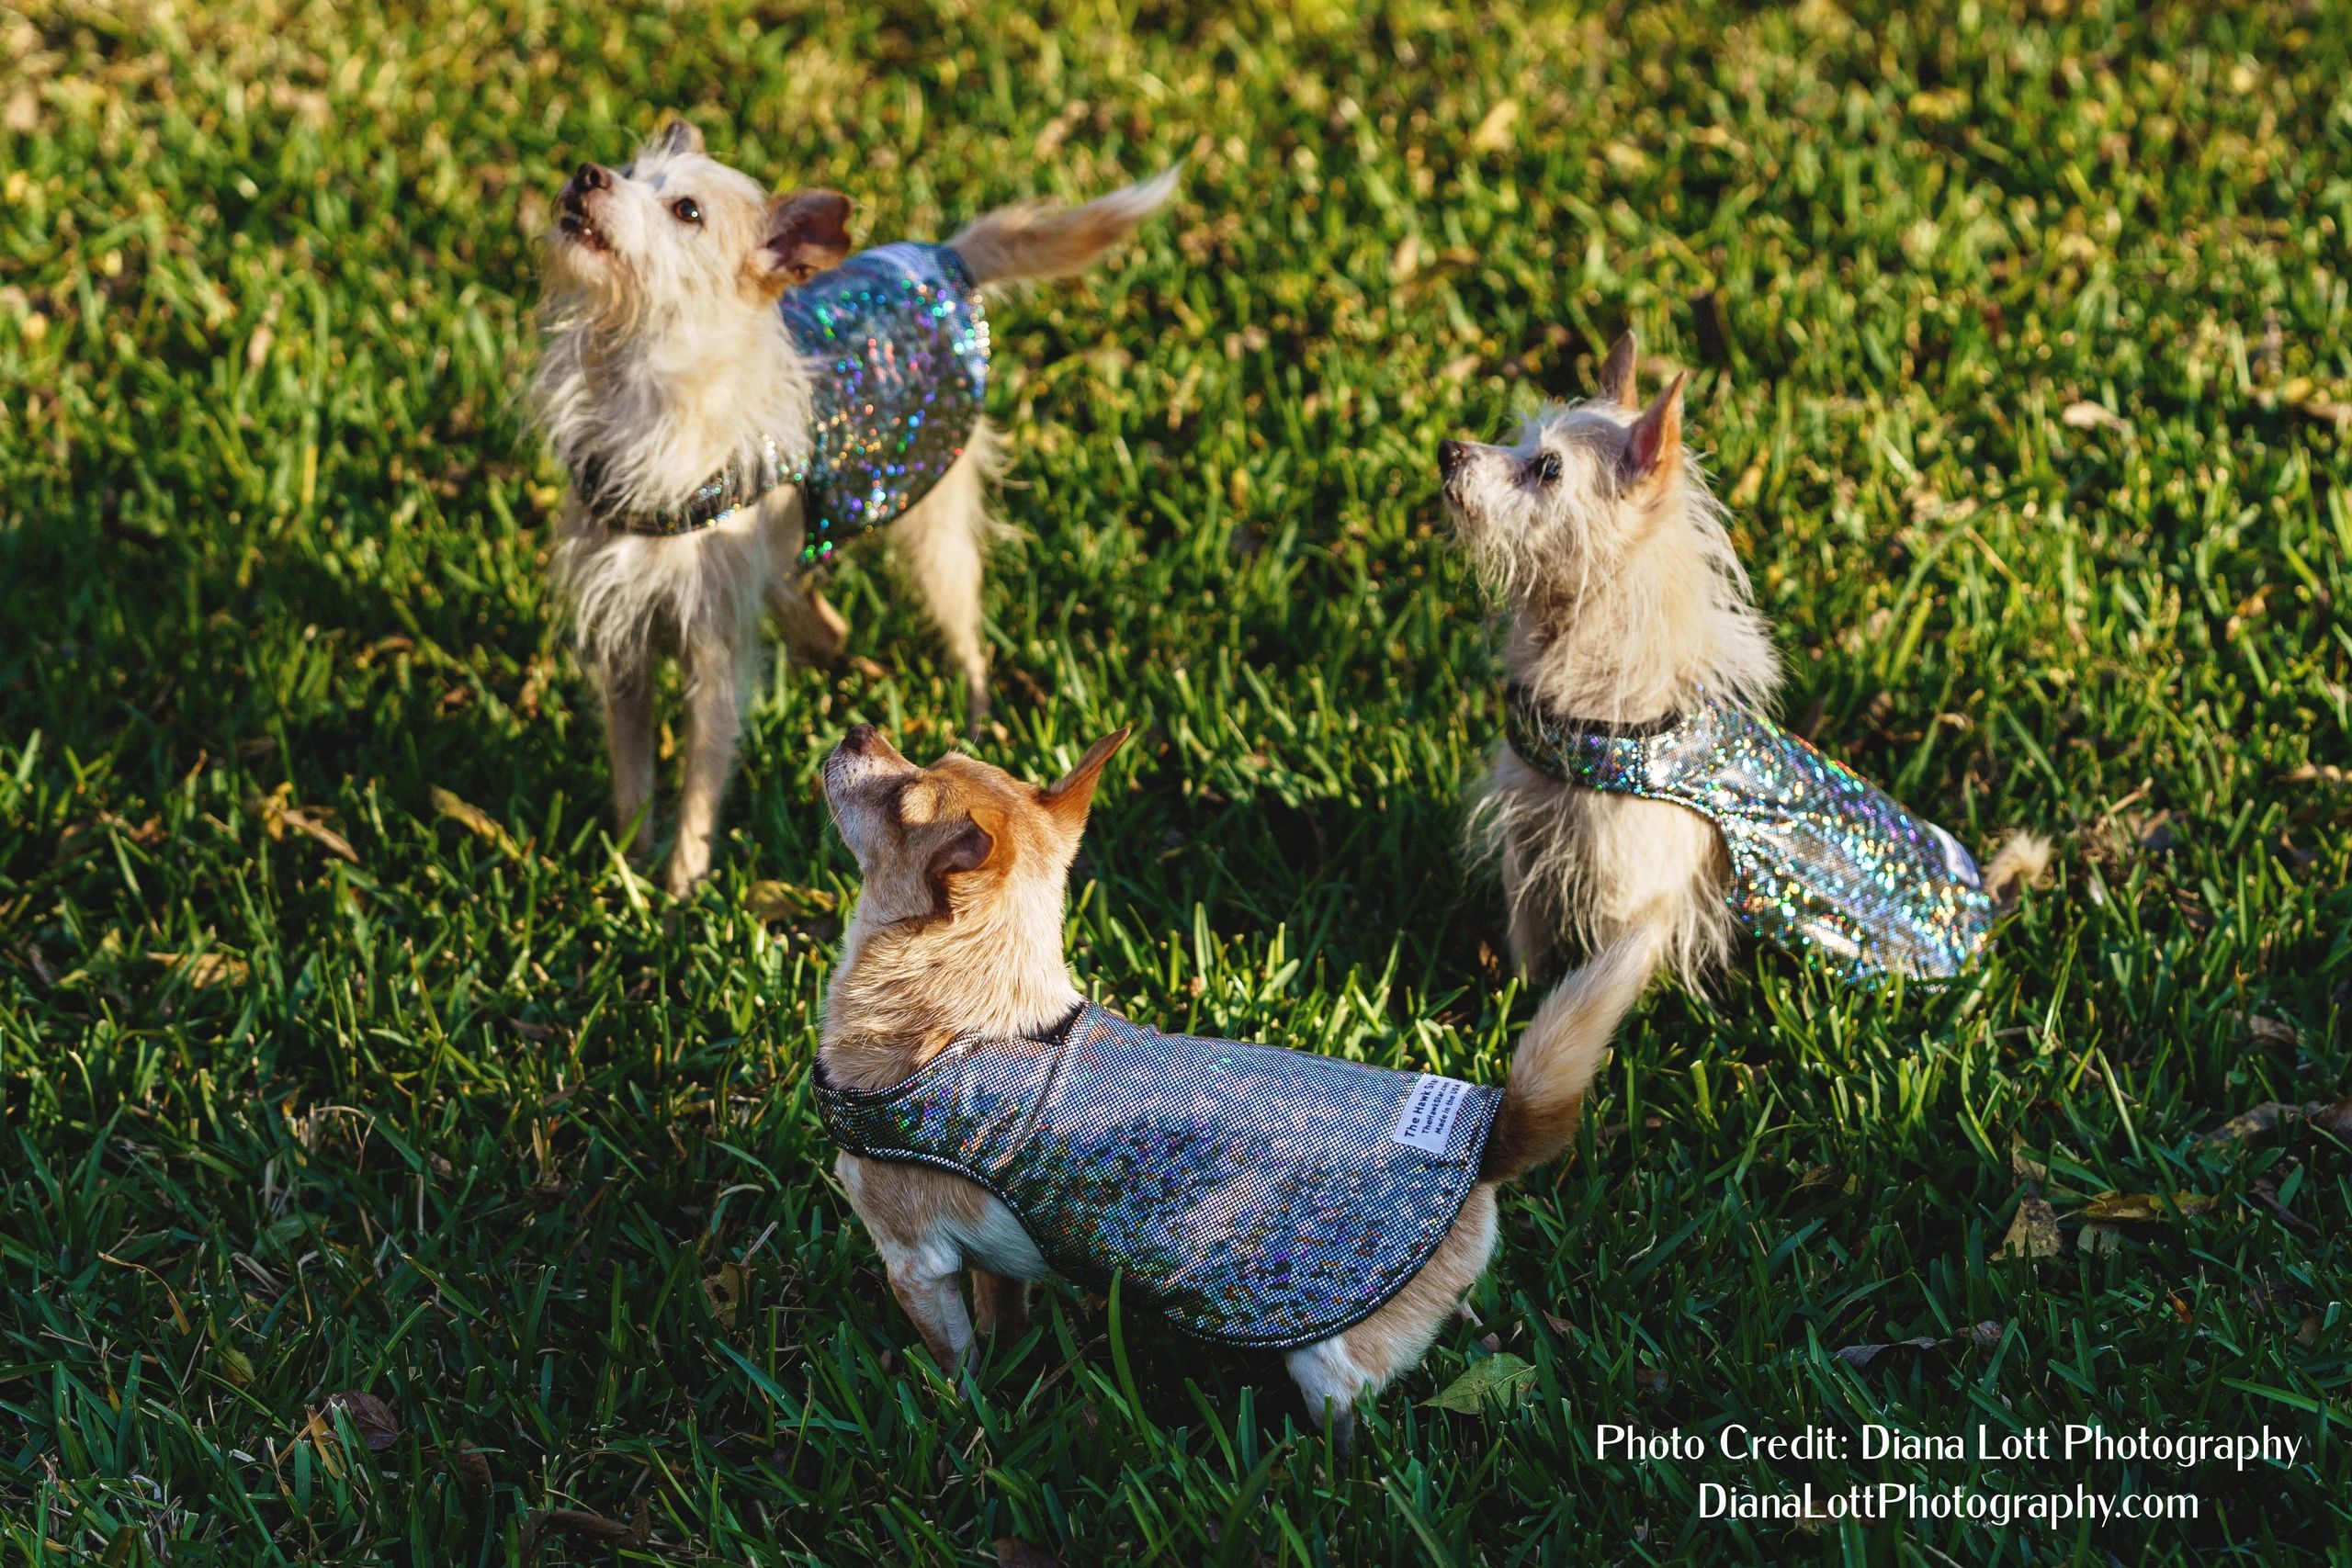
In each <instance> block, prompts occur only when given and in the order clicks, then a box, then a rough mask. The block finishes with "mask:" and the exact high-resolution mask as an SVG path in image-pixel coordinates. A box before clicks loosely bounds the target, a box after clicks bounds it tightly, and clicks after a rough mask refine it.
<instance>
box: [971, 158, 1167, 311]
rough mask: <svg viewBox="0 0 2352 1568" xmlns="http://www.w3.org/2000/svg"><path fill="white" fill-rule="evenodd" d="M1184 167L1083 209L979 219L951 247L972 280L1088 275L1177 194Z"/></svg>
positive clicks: (1032, 209) (1022, 210)
mask: <svg viewBox="0 0 2352 1568" xmlns="http://www.w3.org/2000/svg"><path fill="white" fill-rule="evenodd" d="M1183 167H1184V166H1183V165H1182V164H1176V165H1175V166H1174V167H1172V168H1168V169H1163V170H1161V171H1160V172H1159V174H1157V175H1153V176H1152V177H1151V178H1150V179H1148V180H1146V181H1144V182H1143V183H1142V184H1141V185H1132V186H1128V187H1127V188H1126V189H1125V190H1120V191H1113V192H1112V193H1111V194H1110V195H1109V196H1105V197H1097V198H1096V199H1094V200H1092V201H1090V202H1088V203H1087V204H1086V205H1085V206H1083V207H1072V208H1067V209H1064V208H1057V207H1049V206H1047V205H1046V204H1045V203H1044V202H1037V201H1030V202H1022V203H1020V204H1018V205H1016V206H1012V207H1000V208H998V209H996V210H995V211H994V212H987V213H983V214H981V215H980V216H979V217H978V218H975V219H974V220H972V221H971V222H970V223H969V224H967V226H966V227H965V229H964V231H963V232H961V233H959V234H957V235H956V237H955V238H954V239H952V240H950V241H948V242H947V246H948V248H949V249H950V250H952V251H954V252H955V253H956V254H957V255H959V256H962V257H963V258H964V265H966V266H967V267H969V268H970V269H971V272H972V281H973V282H975V283H977V284H979V285H980V286H981V287H983V288H986V287H987V286H988V285H989V284H992V283H1027V282H1031V281H1034V280H1038V279H1043V278H1049V277H1069V276H1072V275H1073V274H1076V273H1080V272H1084V271H1085V270H1086V269H1087V268H1088V267H1090V266H1092V265H1094V264H1095V263H1096V262H1097V261H1099V260H1101V259H1102V256H1103V253H1104V252H1105V251H1107V250H1109V249H1110V248H1111V247H1112V246H1114V245H1115V244H1117V243H1119V242H1120V241H1122V240H1124V239H1125V238H1126V237H1127V236H1128V235H1130V234H1132V233H1134V232H1135V231H1136V229H1137V228H1138V227H1139V226H1140V225H1141V224H1142V222H1143V220H1145V219H1147V218H1148V217H1150V216H1151V215H1152V214H1153V213H1155V212H1157V211H1159V209H1161V208H1163V207H1165V206H1167V205H1168V200H1169V197H1172V196H1174V195H1175V194H1176V178H1177V176H1178V175H1181V174H1182V173H1183Z"/></svg>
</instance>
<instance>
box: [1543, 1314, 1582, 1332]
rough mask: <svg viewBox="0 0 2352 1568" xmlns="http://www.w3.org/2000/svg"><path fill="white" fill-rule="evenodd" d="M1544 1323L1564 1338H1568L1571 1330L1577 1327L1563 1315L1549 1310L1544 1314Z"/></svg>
mask: <svg viewBox="0 0 2352 1568" xmlns="http://www.w3.org/2000/svg"><path fill="white" fill-rule="evenodd" d="M1544 1326H1545V1327H1547V1328H1549V1329H1550V1330H1551V1331H1552V1332H1553V1333H1555V1334H1557V1335H1559V1336H1560V1337H1563V1338H1566V1337H1567V1335H1568V1334H1569V1332H1570V1331H1571V1330H1573V1329H1574V1328H1575V1327H1576V1325H1574V1324H1572V1323H1570V1322H1569V1321H1568V1320H1567V1319H1566V1318H1565V1317H1562V1316H1561V1315H1560V1314H1558V1313H1555V1312H1547V1313H1545V1314H1544Z"/></svg>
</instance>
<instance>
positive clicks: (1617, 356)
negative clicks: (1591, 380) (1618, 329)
mask: <svg viewBox="0 0 2352 1568" xmlns="http://www.w3.org/2000/svg"><path fill="white" fill-rule="evenodd" d="M1640 355H1641V347H1640V345H1639V344H1635V343H1634V332H1633V329H1632V328H1630V327H1628V328H1627V329H1626V330H1625V332H1624V333H1623V335H1622V336H1620V337H1619V338H1618V339H1617V342H1616V343H1615V344H1613V345H1612V346H1611V348H1610V350H1609V357H1608V358H1607V359H1604V360H1602V361H1601V363H1600V392H1599V393H1598V394H1597V396H1598V397H1599V398H1600V400H1601V401H1602V402H1609V403H1615V404H1616V405H1617V406H1618V407H1619V408H1621V409H1623V410H1624V411H1625V412H1627V413H1631V412H1634V410H1635V409H1637V408H1640V407H1641V406H1642V400H1641V396H1640V394H1639V393H1637V392H1635V391H1634V360H1635V359H1636V358H1638V357H1639V356H1640Z"/></svg>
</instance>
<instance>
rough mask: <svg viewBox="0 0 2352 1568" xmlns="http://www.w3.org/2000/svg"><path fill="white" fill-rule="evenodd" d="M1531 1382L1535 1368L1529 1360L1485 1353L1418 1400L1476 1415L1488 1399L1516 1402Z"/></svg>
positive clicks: (1505, 1402)
mask: <svg viewBox="0 0 2352 1568" xmlns="http://www.w3.org/2000/svg"><path fill="white" fill-rule="evenodd" d="M1534 1383H1535V1368H1534V1366H1533V1365H1532V1363H1530V1362H1527V1361H1523V1360H1521V1359H1520V1358H1518V1357H1517V1356H1513V1355H1509V1354H1505V1355H1500V1356H1488V1357H1487V1358H1485V1359H1482V1360H1476V1361H1473V1362H1471V1363H1470V1365H1469V1366H1468V1367H1467V1368H1465V1369H1464V1371H1463V1373H1462V1375H1461V1376H1460V1377H1458V1378H1456V1379H1454V1380H1453V1382H1450V1383H1448V1384H1446V1386H1445V1388H1444V1389H1443V1390H1442V1391H1441V1392H1440V1393H1435V1394H1433V1395H1431V1396H1430V1398H1428V1399H1425V1400H1423V1401H1421V1403H1422V1404H1424V1405H1431V1406H1434V1407H1436V1408H1437V1409H1440V1410H1458V1411H1460V1412H1461V1413H1462V1414H1463V1415H1464V1416H1476V1415H1477V1414H1478V1413H1479V1412H1480V1411H1482V1410H1484V1409H1485V1408H1486V1407H1487V1401H1488V1400H1490V1399H1491V1400H1495V1401H1497V1402H1498V1403H1499V1404H1503V1405H1506V1406H1509V1405H1512V1404H1518V1403H1519V1402H1520V1401H1521V1399H1523V1398H1525V1397H1526V1396H1527V1394H1528V1393H1529V1391H1530V1390H1531V1389H1532V1387H1533V1386H1534Z"/></svg>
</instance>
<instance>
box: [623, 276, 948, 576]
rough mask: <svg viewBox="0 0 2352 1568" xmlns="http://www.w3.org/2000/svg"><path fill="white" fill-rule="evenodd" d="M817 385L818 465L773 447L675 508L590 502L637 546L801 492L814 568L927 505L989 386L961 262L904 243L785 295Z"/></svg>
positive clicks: (769, 443)
mask: <svg viewBox="0 0 2352 1568" xmlns="http://www.w3.org/2000/svg"><path fill="white" fill-rule="evenodd" d="M778 309H779V310H782V312H783V314H784V321H785V325H786V327H788V328H789V329H791V332H792V336H793V341H794V342H795V343H797V344H798V345H799V348H800V352H801V353H802V354H803V355H806V356H807V357H808V359H809V367H810V369H811V371H812V372H813V373H814V376H815V379H816V385H815V389H814V390H815V394H816V409H815V417H814V419H813V421H812V423H811V426H810V429H809V455H808V457H807V458H806V460H805V461H802V462H800V463H797V464H795V463H787V462H786V460H785V459H784V457H783V455H782V451H781V449H780V448H779V447H778V446H777V445H776V442H775V439H774V438H773V437H769V438H766V439H764V440H763V442H762V451H761V455H760V458H759V460H758V462H756V463H755V464H754V465H753V466H752V470H751V471H749V472H744V471H742V470H740V469H737V468H724V469H721V470H720V471H719V472H718V473H716V474H713V475H711V476H710V478H708V479H705V480H704V481H703V482H702V483H701V484H699V485H697V486H695V489H694V491H693V492H692V493H691V494H689V495H688V496H687V497H686V498H685V499H684V501H682V502H679V503H678V504H677V505H675V506H665V507H661V508H658V509H656V510H654V511H650V512H628V511H625V510H621V509H618V508H615V507H611V506H608V505H607V504H605V502H604V501H603V500H602V499H601V491H602V488H603V487H602V484H601V482H600V481H601V475H600V473H599V471H598V470H597V468H595V467H594V465H591V466H589V467H588V468H585V469H583V471H582V474H581V488H582V494H583V495H584V496H585V498H586V499H587V502H588V504H589V506H590V508H591V510H593V511H594V512H596V513H598V514H599V515H601V516H602V517H603V519H604V521H605V524H606V525H608V526H610V527H614V528H618V529H621V530H623V531H625V532H628V533H632V534H653V535H662V536H667V535H673V534H691V533H693V532H695V530H696V529H699V528H707V527H709V526H710V525H712V524H714V523H717V522H718V521H719V520H721V519H722V518H724V517H726V516H727V515H728V514H729V513H732V512H733V511H735V510H736V509H737V508H738V507H741V506H746V505H749V504H750V503H751V502H755V501H757V500H759V498H760V497H761V496H763V495H765V494H766V493H767V492H768V491H772V490H774V489H775V488H776V487H777V486H778V485H784V484H797V485H799V486H800V487H801V491H802V499H803V506H802V513H803V515H804V516H805V518H806V519H807V523H808V537H807V542H806V543H805V544H804V545H803V546H802V547H801V551H800V566H801V568H802V570H807V569H809V568H810V567H813V566H818V565H820V564H822V563H823V562H825V561H826V560H829V559H830V558H831V557H832V554H833V552H834V551H835V550H837V549H839V548H840V547H842V545H845V544H847V543H848V542H849V541H850V540H852V539H854V538H855V537H857V536H859V535H860V534H863V533H865V532H866V531H867V530H869V529H873V528H879V527H880V526H882V525H884V524H886V523H888V522H890V521H891V520H893V519H894V518H896V517H898V516H899V514H900V513H903V512H905V511H906V510H907V508H909V507H910V506H912V505H913V504H914V503H915V502H918V501H921V500H922V498H923V497H924V496H925V495H927V494H928V493H930V491H931V487H932V486H933V485H935V484H937V483H938V482H939V481H940V479H942V478H943V477H944V475H945V474H946V472H947V470H948V469H949V468H952V467H954V466H955V463H956V459H957V458H958V457H962V456H963V455H964V448H965V446H966V445H967V443H968V442H969V441H970V440H971V438H972V431H973V428H974V427H975V426H976V425H978V423H979V419H980V400H981V398H982V396H983V395H984V394H985V393H986V392H987V390H988V384H989V321H988V317H987V315H986V314H985V313H984V312H983V310H981V306H980V294H979V290H978V288H976V287H974V285H973V283H972V275H971V273H970V272H969V271H968V270H967V269H966V267H965V265H964V258H963V257H961V256H959V255H957V254H956V253H955V252H954V251H951V250H949V249H948V248H947V247H946V246H944V245H925V244H917V243H912V242H905V243H899V244H894V245H877V246H876V247H875V248H874V249H873V250H870V251H861V252H860V253H858V254H856V255H854V256H852V257H850V258H849V259H848V260H847V261H845V262H842V264H841V265H839V266H836V267H834V268H832V269H831V270H830V271H827V272H821V273H819V274H818V275H817V276H815V277H813V278H810V279H809V281H808V282H807V283H804V284H802V285H801V286H800V287H799V288H795V289H792V290H790V291H789V292H787V293H786V295H785V297H784V299H783V301H782V303H781V304H780V305H779V306H778Z"/></svg>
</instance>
